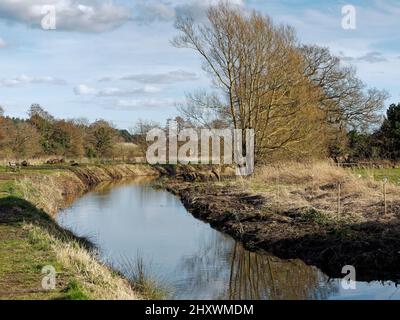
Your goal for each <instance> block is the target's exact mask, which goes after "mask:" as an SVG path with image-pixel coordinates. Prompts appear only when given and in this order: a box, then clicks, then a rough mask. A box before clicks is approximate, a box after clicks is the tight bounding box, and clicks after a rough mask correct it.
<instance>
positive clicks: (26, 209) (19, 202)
mask: <svg viewBox="0 0 400 320" xmlns="http://www.w3.org/2000/svg"><path fill="white" fill-rule="evenodd" d="M24 222H25V223H32V224H35V225H38V226H40V227H42V228H43V229H45V230H46V231H48V233H49V234H50V235H52V236H53V237H55V238H56V239H58V240H61V241H76V242H78V243H79V244H80V245H81V246H82V247H84V248H86V249H89V250H91V249H94V246H93V244H92V243H91V242H89V241H88V240H87V239H85V238H82V237H77V236H75V235H74V234H73V233H72V232H70V231H68V230H65V229H63V228H61V227H60V226H59V225H58V224H57V223H56V222H55V221H54V220H53V219H52V218H51V217H50V216H49V215H48V214H47V213H46V212H44V211H43V210H41V209H39V208H37V207H36V206H35V205H33V204H32V203H30V202H28V201H26V200H24V199H21V198H17V197H5V198H0V224H7V225H15V226H18V225H21V224H22V223H24Z"/></svg>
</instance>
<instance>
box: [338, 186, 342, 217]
mask: <svg viewBox="0 0 400 320" xmlns="http://www.w3.org/2000/svg"><path fill="white" fill-rule="evenodd" d="M340 193H341V184H340V182H339V183H338V197H337V212H338V217H339V216H340Z"/></svg>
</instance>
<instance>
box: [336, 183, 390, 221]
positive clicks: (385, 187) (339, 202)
mask: <svg viewBox="0 0 400 320" xmlns="http://www.w3.org/2000/svg"><path fill="white" fill-rule="evenodd" d="M387 183H388V178H387V177H385V178H384V179H383V182H382V195H383V209H384V211H383V213H384V214H385V215H386V214H387V212H388V206H387ZM341 189H342V183H341V182H338V188H337V191H338V194H337V214H338V216H340V214H341Z"/></svg>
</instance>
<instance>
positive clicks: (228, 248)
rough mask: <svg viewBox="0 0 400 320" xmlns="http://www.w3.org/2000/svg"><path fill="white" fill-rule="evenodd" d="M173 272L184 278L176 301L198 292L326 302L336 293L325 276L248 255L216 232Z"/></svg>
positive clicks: (291, 263)
mask: <svg viewBox="0 0 400 320" xmlns="http://www.w3.org/2000/svg"><path fill="white" fill-rule="evenodd" d="M176 271H177V272H180V273H181V274H183V275H184V276H183V284H182V285H181V286H179V285H178V286H177V291H176V294H175V296H174V297H175V298H178V299H179V298H196V297H198V296H199V293H203V296H202V298H213V299H230V300H241V299H257V300H260V299H268V300H282V299H295V300H304V299H326V298H327V297H328V296H329V295H331V294H333V293H335V292H336V291H337V290H336V288H337V286H336V285H335V284H334V283H333V282H330V281H329V279H328V277H327V276H326V275H324V274H323V273H322V272H320V271H319V270H318V269H316V268H314V267H311V266H307V265H306V264H304V263H303V262H302V261H299V260H290V261H283V260H281V259H278V258H276V257H274V256H271V255H266V254H262V253H255V252H250V251H248V250H246V249H244V248H243V246H242V245H241V244H240V243H239V242H235V241H232V239H230V238H229V237H228V236H225V235H223V234H220V233H216V234H215V237H213V241H209V242H208V244H207V245H205V246H203V247H202V248H201V250H199V252H198V253H197V254H196V255H193V256H192V257H186V258H184V259H183V260H182V261H181V263H180V264H179V265H178V270H176ZM210 283H212V284H213V285H212V286H210Z"/></svg>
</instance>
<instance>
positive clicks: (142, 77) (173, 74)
mask: <svg viewBox="0 0 400 320" xmlns="http://www.w3.org/2000/svg"><path fill="white" fill-rule="evenodd" d="M121 80H131V81H136V82H139V83H152V84H168V83H175V82H185V81H194V80H198V77H197V75H196V74H195V73H193V72H188V71H183V70H175V71H170V72H166V73H153V74H151V73H142V74H133V75H128V76H124V77H122V78H121Z"/></svg>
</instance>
